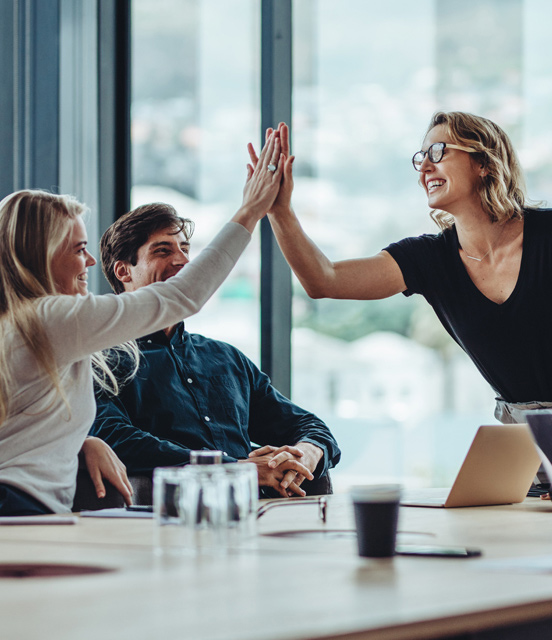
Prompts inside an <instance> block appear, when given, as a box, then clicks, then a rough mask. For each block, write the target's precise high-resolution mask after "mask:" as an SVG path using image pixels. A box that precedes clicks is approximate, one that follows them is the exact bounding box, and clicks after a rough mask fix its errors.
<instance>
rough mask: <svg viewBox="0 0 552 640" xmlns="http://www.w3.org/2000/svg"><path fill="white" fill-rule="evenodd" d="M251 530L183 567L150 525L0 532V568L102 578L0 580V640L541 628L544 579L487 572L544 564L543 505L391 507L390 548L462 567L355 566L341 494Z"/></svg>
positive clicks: (381, 636)
mask: <svg viewBox="0 0 552 640" xmlns="http://www.w3.org/2000/svg"><path fill="white" fill-rule="evenodd" d="M259 529H260V534H261V535H259V536H258V538H257V539H256V540H255V541H254V543H252V544H250V545H249V548H244V549H240V550H233V551H231V552H230V553H229V554H227V555H226V556H222V555H221V556H210V555H202V556H192V555H189V554H188V553H186V552H185V551H183V550H181V549H179V548H178V547H177V546H175V547H173V548H171V549H169V550H168V552H167V553H165V554H163V555H156V554H155V553H154V552H153V545H152V541H153V535H154V524H153V522H152V521H151V520H137V519H136V520H128V519H127V520H115V519H99V518H80V519H79V522H78V524H76V525H73V526H17V527H16V526H1V527H0V563H64V564H77V565H93V566H95V567H103V568H107V569H110V571H108V572H105V573H99V574H96V575H85V576H76V577H53V578H26V579H17V578H15V579H14V578H12V579H7V578H5V579H0V625H1V627H0V628H1V636H0V637H1V638H2V639H4V638H5V639H6V640H11V639H17V640H27V639H29V640H30V639H31V638H33V639H34V638H56V639H58V640H66V639H67V640H69V639H70V640H75V639H78V640H88V639H90V640H100V639H102V640H111V639H115V638H116V639H117V640H119V639H121V640H122V639H126V638H128V640H142V639H143V640H150V639H152V638H157V637H159V638H162V639H163V640H170V639H172V638H186V639H187V640H188V639H189V640H193V639H198V640H199V639H201V640H219V639H224V640H234V639H235V640H303V639H311V638H312V639H314V638H338V637H340V638H341V637H345V638H347V637H350V638H355V639H360V638H366V639H369V638H378V640H387V639H409V640H412V639H416V638H423V639H427V638H439V637H445V636H446V635H452V634H459V633H467V632H470V631H474V630H478V629H488V628H492V627H496V626H499V625H512V624H517V623H523V622H527V621H532V620H539V619H543V618H551V619H552V568H550V567H549V570H548V572H547V571H543V572H535V571H531V570H530V568H525V567H523V566H522V567H521V568H516V567H508V566H498V565H500V564H501V560H508V559H511V558H522V557H528V556H548V557H549V564H552V504H551V503H550V502H543V501H540V500H538V499H536V498H528V499H527V500H526V501H525V502H524V503H523V504H521V505H508V506H498V507H477V508H464V509H427V508H426V509H423V508H413V507H402V508H401V513H400V520H399V532H400V533H399V542H403V543H406V544H408V543H412V544H414V543H417V544H438V545H447V544H448V545H451V544H452V545H462V546H474V547H479V548H481V549H482V551H483V556H482V557H481V558H471V559H449V558H446V559H440V558H425V557H407V556H397V557H395V558H393V559H388V560H369V559H363V558H360V557H358V555H357V552H356V546H355V545H356V541H355V539H354V532H353V521H352V509H351V506H350V504H349V500H348V498H347V496H343V495H336V496H331V497H330V498H329V504H328V521H327V523H326V524H325V525H324V524H323V523H322V521H321V520H320V519H319V517H318V513H317V508H316V506H313V505H293V506H290V507H283V508H276V509H273V510H271V511H269V512H268V513H266V514H265V515H264V516H263V517H262V518H261V519H260V520H259ZM286 532H287V533H286ZM543 563H544V560H543V561H542V562H540V561H539V564H543ZM495 564H496V565H497V566H493V565H495ZM502 564H504V563H503V562H502ZM543 566H544V564H543Z"/></svg>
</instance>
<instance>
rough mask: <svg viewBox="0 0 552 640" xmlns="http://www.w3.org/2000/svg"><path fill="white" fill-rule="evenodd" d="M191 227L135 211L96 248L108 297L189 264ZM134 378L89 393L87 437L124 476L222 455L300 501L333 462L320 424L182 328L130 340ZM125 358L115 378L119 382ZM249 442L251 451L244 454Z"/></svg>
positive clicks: (228, 354)
mask: <svg viewBox="0 0 552 640" xmlns="http://www.w3.org/2000/svg"><path fill="white" fill-rule="evenodd" d="M192 231H193V225H192V223H191V222H190V221H188V220H183V219H181V218H179V217H178V215H177V214H176V211H175V210H174V209H173V208H172V207H171V206H169V205H165V204H153V205H146V206H143V207H138V208H137V209H135V210H133V211H131V212H130V213H128V214H126V215H125V216H123V217H122V218H120V219H119V220H118V221H117V222H115V223H114V224H113V225H112V226H111V227H110V228H109V229H108V230H107V231H106V233H105V234H104V236H103V237H102V241H101V258H102V267H103V270H104V273H105V275H106V277H107V279H108V280H109V282H110V284H111V286H112V287H113V289H114V291H115V292H116V293H123V292H124V291H134V290H136V289H138V288H140V287H142V286H144V285H146V284H151V283H152V282H159V281H165V280H168V279H169V278H170V277H171V276H173V275H175V274H176V273H177V272H178V271H179V270H180V269H181V268H182V267H184V265H185V264H186V263H187V262H188V261H189V258H188V251H189V242H190V236H191V234H192ZM138 344H139V347H140V351H141V358H140V367H139V370H138V373H137V374H136V376H135V377H134V378H133V379H132V380H131V381H130V382H128V383H126V384H124V385H123V387H122V390H121V392H120V394H119V395H118V396H116V397H114V396H109V395H107V394H106V393H105V392H97V394H96V402H97V407H98V410H97V415H96V420H95V422H94V425H93V427H92V430H91V431H90V434H91V435H95V436H98V437H100V438H102V439H103V440H105V441H106V442H107V443H108V444H109V445H110V446H111V447H112V448H113V450H114V451H115V453H116V454H117V455H118V456H119V458H120V459H121V460H122V461H123V463H124V464H125V465H126V467H127V470H128V473H129V474H143V473H150V472H151V471H152V470H153V469H154V468H155V467H159V466H171V465H182V464H186V463H188V462H189V457H190V450H192V449H196V450H197V449H209V450H221V451H223V460H224V461H225V462H235V461H240V460H242V461H249V462H253V463H255V464H256V465H257V470H258V474H259V485H260V486H261V487H272V489H273V490H275V491H277V492H278V494H280V495H282V496H288V495H304V493H305V492H304V490H303V488H302V487H301V486H300V485H301V484H302V483H303V481H304V480H307V481H310V480H313V479H314V478H320V477H321V476H324V475H325V474H326V473H327V471H328V469H329V468H331V467H333V466H334V465H335V464H337V462H338V461H339V458H340V455H341V454H340V451H339V448H338V446H337V443H336V441H335V439H334V438H333V436H332V435H331V433H330V431H329V429H328V427H327V426H326V425H325V424H324V423H323V422H322V421H321V420H320V419H319V418H317V417H316V416H315V415H313V414H312V413H309V412H307V411H305V410H303V409H301V408H300V407H298V406H297V405H295V404H293V403H292V402H290V401H289V400H288V399H287V398H285V397H284V396H283V395H282V394H281V393H279V392H278V391H277V390H276V389H275V388H274V387H273V386H272V385H271V383H270V380H269V378H268V376H266V375H265V374H264V373H263V372H261V371H260V370H259V369H258V368H257V367H256V366H255V365H254V363H253V362H252V361H251V360H249V359H248V358H247V357H246V356H245V355H244V354H243V353H241V352H240V351H239V350H238V349H236V348H234V347H232V346H231V345H229V344H227V343H224V342H220V341H217V340H211V339H209V338H206V337H204V336H201V335H197V334H190V333H188V332H187V331H186V330H185V327H184V323H183V322H181V323H179V324H178V325H176V326H173V327H167V328H166V329H165V330H163V331H159V332H157V333H154V334H151V335H149V336H145V337H143V338H141V339H140V340H138ZM125 373H127V371H125V359H124V358H122V360H121V362H120V363H119V366H118V370H117V371H116V374H117V375H118V376H119V377H124V375H125ZM252 442H253V443H255V444H256V445H260V448H259V449H256V450H253V447H252Z"/></svg>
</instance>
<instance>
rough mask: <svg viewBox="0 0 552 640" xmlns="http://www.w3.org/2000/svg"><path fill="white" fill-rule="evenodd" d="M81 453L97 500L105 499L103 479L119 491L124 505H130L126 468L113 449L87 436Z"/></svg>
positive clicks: (130, 496)
mask: <svg viewBox="0 0 552 640" xmlns="http://www.w3.org/2000/svg"><path fill="white" fill-rule="evenodd" d="M81 451H82V453H83V455H84V461H85V463H86V468H87V469H88V473H89V474H90V478H91V479H92V482H93V484H94V487H95V489H96V494H97V496H98V498H105V486H104V483H103V478H105V479H106V480H108V481H109V482H111V484H112V485H113V486H114V487H115V488H116V489H117V491H119V493H120V494H121V495H122V496H123V498H124V501H125V502H126V504H132V487H131V486H130V482H129V479H128V477H127V473H126V467H125V465H124V464H123V463H122V462H121V461H120V460H119V458H118V457H117V455H116V454H115V452H114V451H113V449H112V448H111V447H110V446H109V445H108V444H106V443H105V442H104V441H103V440H101V439H100V438H95V437H93V436H88V437H87V438H86V440H85V441H84V443H83V445H82V448H81Z"/></svg>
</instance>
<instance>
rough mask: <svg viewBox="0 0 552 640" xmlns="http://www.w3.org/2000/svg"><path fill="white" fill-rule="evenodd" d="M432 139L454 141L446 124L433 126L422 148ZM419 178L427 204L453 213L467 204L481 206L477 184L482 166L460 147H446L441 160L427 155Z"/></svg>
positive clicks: (467, 205)
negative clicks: (435, 161)
mask: <svg viewBox="0 0 552 640" xmlns="http://www.w3.org/2000/svg"><path fill="white" fill-rule="evenodd" d="M434 142H448V143H450V144H455V141H454V140H452V138H451V137H450V135H449V134H448V133H447V129H446V127H445V125H442V124H439V125H437V126H436V127H433V129H431V130H430V131H429V133H428V134H427V136H426V137H425V140H424V143H423V145H422V149H423V150H424V151H426V150H427V149H428V147H429V146H430V145H432V144H433V143H434ZM420 171H421V176H420V179H421V182H422V185H423V187H424V189H425V191H426V193H427V201H428V205H429V206H430V207H431V208H432V209H440V210H442V211H447V212H448V213H450V214H452V215H455V214H457V213H461V212H462V210H465V209H466V208H468V207H469V208H473V207H474V206H475V207H478V208H481V196H480V195H479V192H478V187H479V185H480V184H481V178H482V176H484V175H485V170H484V168H483V166H482V165H481V164H478V163H477V162H476V161H474V159H473V157H472V155H471V154H470V153H467V152H465V151H460V150H459V149H448V148H445V151H444V153H443V158H442V160H441V161H440V162H437V163H433V162H431V160H430V159H429V158H428V156H427V155H426V157H425V159H424V161H423V163H422V165H421V167H420Z"/></svg>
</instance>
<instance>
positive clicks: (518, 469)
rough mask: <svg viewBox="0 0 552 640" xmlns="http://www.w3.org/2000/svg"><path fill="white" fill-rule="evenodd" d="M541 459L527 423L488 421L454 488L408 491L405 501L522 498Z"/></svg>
mask: <svg viewBox="0 0 552 640" xmlns="http://www.w3.org/2000/svg"><path fill="white" fill-rule="evenodd" d="M550 419H551V420H552V415H551V416H550ZM551 444H552V443H551ZM540 462H541V460H540V457H539V454H538V453H537V447H535V443H534V441H533V438H532V435H531V431H530V430H529V426H528V425H527V424H508V425H502V424H500V425H484V426H481V427H479V429H478V430H477V433H476V434H475V437H474V439H473V442H472V444H471V447H470V448H469V451H468V453H467V455H466V457H465V459H464V462H463V463H462V466H461V467H460V471H459V472H458V475H457V476H456V480H455V481H454V484H453V485H452V487H451V488H450V489H421V490H412V491H406V492H405V494H404V496H403V499H402V500H401V504H402V505H406V506H414V507H476V506H484V505H493V504H510V503H512V502H522V501H523V500H524V498H525V496H526V495H527V491H528V489H529V487H530V486H531V483H532V481H533V478H534V477H535V473H536V472H537V470H538V468H539V466H540ZM551 471H552V465H551Z"/></svg>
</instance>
